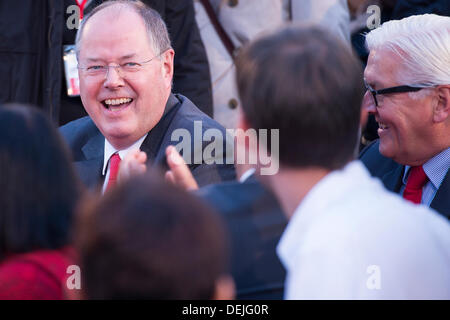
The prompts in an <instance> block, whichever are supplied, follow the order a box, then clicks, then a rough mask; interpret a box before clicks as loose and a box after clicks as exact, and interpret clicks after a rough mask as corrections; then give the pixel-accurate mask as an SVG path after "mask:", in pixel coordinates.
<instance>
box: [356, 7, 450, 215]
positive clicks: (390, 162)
mask: <svg viewBox="0 0 450 320" xmlns="http://www.w3.org/2000/svg"><path fill="white" fill-rule="evenodd" d="M449 35H450V17H443V16H438V15H431V14H428V15H420V16H412V17H408V18H405V19H402V20H397V21H389V22H386V23H384V24H383V25H382V26H381V27H380V28H377V29H375V30H373V31H371V32H370V33H369V34H368V35H367V37H366V42H367V45H368V48H369V50H370V55H369V60H368V63H367V67H366V69H365V72H364V76H365V82H366V89H367V91H366V94H365V96H364V99H365V100H364V101H365V106H366V107H367V108H368V111H369V113H372V114H373V115H374V116H375V119H376V120H377V122H378V124H379V129H378V134H379V136H380V139H379V140H378V141H376V142H375V143H373V144H372V145H370V146H368V147H367V148H366V149H365V150H363V151H362V153H361V155H360V158H361V160H362V162H363V163H364V164H365V165H366V166H367V168H368V169H369V171H370V172H371V173H372V175H374V176H376V177H379V178H381V180H382V181H383V183H384V185H385V186H386V188H387V189H389V190H391V191H394V192H397V193H400V194H401V195H402V196H403V197H404V198H405V199H408V200H410V201H412V202H414V203H422V204H424V205H426V206H429V207H431V208H433V209H435V210H436V211H438V212H440V213H441V214H442V215H444V216H446V217H447V218H450V176H449V167H450V66H449V59H448V53H449V51H450V36H449Z"/></svg>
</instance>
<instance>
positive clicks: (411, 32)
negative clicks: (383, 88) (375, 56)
mask: <svg viewBox="0 0 450 320" xmlns="http://www.w3.org/2000/svg"><path fill="white" fill-rule="evenodd" d="M366 45H367V48H368V49H369V51H372V50H376V49H387V50H389V51H391V52H392V53H394V54H396V55H397V56H399V57H400V59H401V61H402V68H401V69H400V71H399V72H398V73H397V75H396V76H397V81H399V84H402V85H412V86H414V85H416V86H421V85H422V86H436V85H442V84H450V17H444V16H438V15H435V14H423V15H416V16H410V17H407V18H404V19H401V20H392V21H388V22H385V23H383V25H381V27H379V28H377V29H374V30H372V31H371V32H369V33H368V34H367V36H366Z"/></svg>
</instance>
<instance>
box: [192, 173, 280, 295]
mask: <svg viewBox="0 0 450 320" xmlns="http://www.w3.org/2000/svg"><path fill="white" fill-rule="evenodd" d="M197 194H198V195H199V196H200V197H202V198H203V199H204V200H206V202H208V203H209V204H210V205H211V206H212V207H213V208H214V209H216V211H217V212H219V213H220V215H221V216H222V218H223V220H224V221H225V224H226V226H227V229H228V234H229V237H230V240H231V274H232V276H233V278H234V280H235V283H236V291H237V298H238V299H283V291H284V281H285V270H284V268H283V266H282V264H281V262H280V261H279V259H278V256H277V254H276V246H277V244H278V241H279V240H280V237H281V234H282V233H283V231H284V229H285V227H286V224H287V218H286V217H285V215H284V214H283V212H282V211H281V208H280V206H279V205H278V202H277V200H276V199H275V197H274V196H273V195H272V194H271V193H270V192H269V191H268V190H266V189H265V188H264V187H263V186H262V185H261V184H260V183H259V182H258V181H257V180H256V178H255V177H254V176H251V177H250V178H249V179H247V180H246V181H245V182H243V183H239V182H238V181H233V182H226V183H221V184H216V185H210V186H207V187H205V188H201V189H200V190H198V191H197Z"/></svg>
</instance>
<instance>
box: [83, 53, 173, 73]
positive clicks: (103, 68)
mask: <svg viewBox="0 0 450 320" xmlns="http://www.w3.org/2000/svg"><path fill="white" fill-rule="evenodd" d="M165 51H167V50H164V51H162V52H161V53H160V54H158V55H156V56H154V57H153V58H151V59H149V60H146V61H142V62H133V61H129V62H125V63H122V64H120V65H102V64H93V65H91V66H86V67H81V66H78V69H80V70H82V72H83V73H84V74H86V75H87V76H91V77H104V78H106V76H107V74H108V72H109V68H114V69H116V71H117V73H118V74H119V76H120V77H122V78H129V77H130V76H131V75H132V74H134V73H136V72H138V71H140V70H142V68H143V67H144V65H146V64H147V63H150V62H151V61H153V60H154V59H155V58H156V57H159V56H160V55H161V54H163V53H164V52H165Z"/></svg>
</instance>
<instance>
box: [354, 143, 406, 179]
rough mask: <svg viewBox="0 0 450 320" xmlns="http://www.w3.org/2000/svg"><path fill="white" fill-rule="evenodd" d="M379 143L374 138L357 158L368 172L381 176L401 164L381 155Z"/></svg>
mask: <svg viewBox="0 0 450 320" xmlns="http://www.w3.org/2000/svg"><path fill="white" fill-rule="evenodd" d="M379 145H380V143H379V140H375V141H374V142H372V143H371V144H369V145H368V146H367V147H365V148H364V149H363V150H362V151H361V153H360V154H359V160H361V162H362V163H363V164H364V165H365V166H366V168H367V169H368V170H369V171H370V173H371V174H372V175H373V176H376V177H381V176H382V175H384V174H385V173H387V172H390V171H392V170H394V169H395V168H397V167H398V166H401V164H399V163H397V162H395V161H394V160H392V159H389V158H386V157H385V156H383V155H382V154H381V153H380V151H379Z"/></svg>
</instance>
